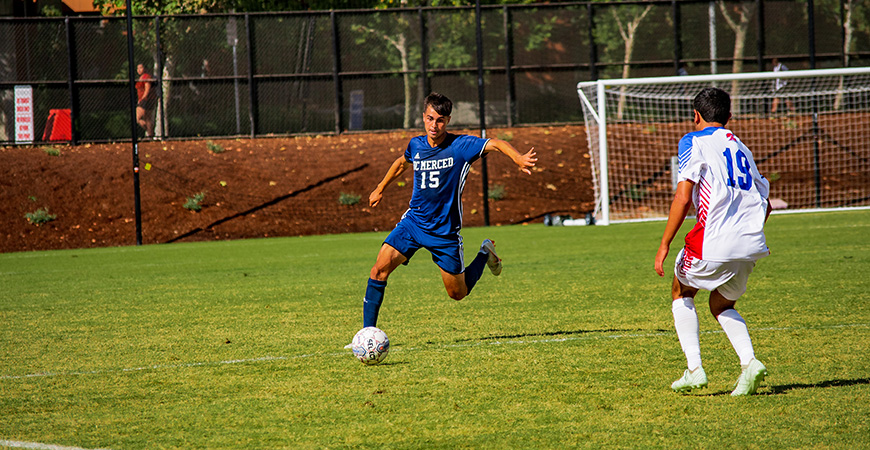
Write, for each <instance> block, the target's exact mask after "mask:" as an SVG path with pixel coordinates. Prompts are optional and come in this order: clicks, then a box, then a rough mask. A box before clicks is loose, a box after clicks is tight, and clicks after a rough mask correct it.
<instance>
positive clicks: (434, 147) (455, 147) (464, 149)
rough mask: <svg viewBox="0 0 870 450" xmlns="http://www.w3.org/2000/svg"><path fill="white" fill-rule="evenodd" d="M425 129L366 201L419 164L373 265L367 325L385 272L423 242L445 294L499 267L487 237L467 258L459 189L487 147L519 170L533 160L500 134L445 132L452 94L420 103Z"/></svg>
mask: <svg viewBox="0 0 870 450" xmlns="http://www.w3.org/2000/svg"><path fill="white" fill-rule="evenodd" d="M423 110H424V112H423V124H424V128H425V131H426V134H425V135H423V136H417V137H415V138H412V139H411V141H410V142H409V143H408V146H407V148H406V149H405V152H404V154H403V155H402V156H400V157H398V158H397V159H396V160H395V161H394V162H393V164H392V165H391V166H390V169H389V170H388V171H387V173H386V175H385V176H384V178H383V180H381V182H380V183H379V184H378V186H377V187H376V188H375V189H374V191H372V193H371V195H369V205H370V206H372V207H375V206H377V205H378V204H379V203H380V202H381V199H382V198H383V196H384V190H385V189H386V188H387V187H388V186H390V185H391V184H392V183H393V181H395V180H396V179H397V178H398V177H399V176H400V175H401V174H402V173H403V172H404V171H405V169H407V168H408V167H409V166H410V167H412V168H413V171H414V188H413V192H412V194H411V203H410V207H409V208H408V210H407V211H406V212H405V214H404V215H403V216H402V219H401V220H400V221H399V223H398V224H396V227H395V229H393V231H392V232H391V233H390V234H389V236H387V238H386V240H385V241H384V243H383V245H382V246H381V249H380V251H379V252H378V256H377V259H376V261H375V264H374V266H373V267H372V270H371V273H370V278H369V280H368V286H367V288H366V293H365V297H364V300H363V326H364V327H370V326H376V325H377V320H378V311H379V310H380V307H381V303H382V302H383V299H384V290H385V289H386V287H387V278H389V276H390V274H391V273H392V272H393V271H394V270H395V269H396V268H398V267H399V266H400V265H402V264H407V263H408V261H409V260H410V259H411V257H413V256H414V254H415V253H416V252H417V250H419V249H420V248H425V249H426V250H428V251H429V252H430V253H432V260H433V261H434V262H435V264H436V265H437V266H438V268H439V269H440V271H441V279H442V281H443V282H444V288H445V289H446V290H447V295H448V296H449V297H450V298H452V299H454V300H462V299H463V298H465V296H467V295H468V294H469V293H470V292H471V290H472V289H473V288H474V286H475V284H476V283H477V281H478V279H480V277H481V275H482V274H483V269H484V267H487V266H488V267H489V269H490V271H492V274H493V275H496V276H498V275H499V274H500V273H501V271H502V265H501V259H500V258H499V257H498V255H497V254H496V253H495V243H494V242H493V241H491V240H489V239H485V240H484V241H483V243H482V244H481V245H480V251H479V252H477V255H476V256H475V257H474V260H472V261H471V264H469V265H468V266H467V267H466V266H465V265H464V261H465V257H464V255H463V243H462V236H460V234H459V232H460V230H461V228H462V191H463V189H464V188H465V180H466V177H467V176H468V172H469V170H470V168H471V164H472V163H474V162H475V161H477V160H478V159H480V158H481V157H482V156H483V155H484V154H486V153H490V152H499V153H502V154H504V155H506V156H507V157H509V158H510V159H511V160H512V161H513V162H514V164H516V165H517V167H518V168H519V170H520V171H522V172H525V173H527V174H531V170H530V169H531V168H532V167H534V166H535V161H537V158H535V151H534V147H533V148H532V149H530V150H529V151H528V152H526V153H525V154H522V153H520V152H518V151H517V150H516V149H515V148H514V147H513V146H512V145H511V144H509V143H508V142H506V141H503V140H501V139H482V138H478V137H476V136H470V135H464V134H460V135H456V134H450V133H448V132H447V124H448V123H450V114H451V112H452V110H453V102H451V101H450V99H448V98H447V97H445V96H444V95H441V94H438V93H434V92H433V93H431V94H429V96H428V97H426V100H425V102H424V104H423Z"/></svg>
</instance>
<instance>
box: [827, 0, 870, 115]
mask: <svg viewBox="0 0 870 450" xmlns="http://www.w3.org/2000/svg"><path fill="white" fill-rule="evenodd" d="M816 4H817V5H818V7H819V10H820V11H821V12H822V13H823V14H825V15H828V16H833V17H835V18H836V20H837V22H840V26H841V27H842V28H843V47H842V51H843V67H849V65H850V63H851V59H852V54H853V53H855V52H856V47H857V41H858V39H856V36H855V35H856V34H863V35H864V38H865V39H867V38H870V5H868V4H867V3H866V2H861V1H858V0H819V1H818V3H816ZM841 6H842V14H841ZM837 90H838V94H837V98H836V99H835V101H834V109H840V108H841V107H842V101H843V94H842V91H843V78H842V77H841V78H840V84H839V88H838V89H837Z"/></svg>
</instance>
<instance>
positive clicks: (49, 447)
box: [0, 439, 107, 450]
mask: <svg viewBox="0 0 870 450" xmlns="http://www.w3.org/2000/svg"><path fill="white" fill-rule="evenodd" d="M0 447H15V448H34V449H39V450H87V449H83V448H81V447H66V446H63V445H54V444H43V443H40V442H21V441H4V440H3V439H0ZM97 450H107V449H97Z"/></svg>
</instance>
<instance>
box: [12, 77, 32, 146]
mask: <svg viewBox="0 0 870 450" xmlns="http://www.w3.org/2000/svg"><path fill="white" fill-rule="evenodd" d="M33 136H34V131H33V87H31V86H15V142H21V143H29V142H33V139H34V137H33Z"/></svg>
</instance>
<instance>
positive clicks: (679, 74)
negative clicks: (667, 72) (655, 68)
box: [677, 64, 689, 77]
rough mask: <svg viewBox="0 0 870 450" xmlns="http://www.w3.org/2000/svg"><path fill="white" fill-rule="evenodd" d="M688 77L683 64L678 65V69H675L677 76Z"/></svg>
mask: <svg viewBox="0 0 870 450" xmlns="http://www.w3.org/2000/svg"><path fill="white" fill-rule="evenodd" d="M688 75H689V68H688V67H686V65H685V64H680V68H679V69H677V76H680V77H685V76H688Z"/></svg>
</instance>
